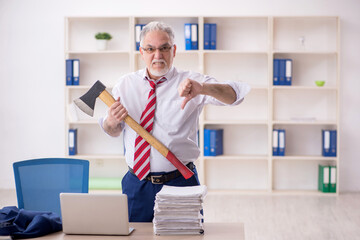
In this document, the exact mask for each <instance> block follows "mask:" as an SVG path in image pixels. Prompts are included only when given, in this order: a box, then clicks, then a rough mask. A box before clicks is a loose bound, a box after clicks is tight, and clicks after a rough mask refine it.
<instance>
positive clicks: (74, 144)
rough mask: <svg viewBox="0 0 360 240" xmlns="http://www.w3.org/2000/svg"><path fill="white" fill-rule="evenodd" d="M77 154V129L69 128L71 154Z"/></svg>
mask: <svg viewBox="0 0 360 240" xmlns="http://www.w3.org/2000/svg"><path fill="white" fill-rule="evenodd" d="M76 154H77V129H76V128H75V129H69V155H76Z"/></svg>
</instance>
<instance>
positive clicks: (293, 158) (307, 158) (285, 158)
mask: <svg viewBox="0 0 360 240" xmlns="http://www.w3.org/2000/svg"><path fill="white" fill-rule="evenodd" d="M272 159H273V160H275V161H276V160H283V161H337V158H336V157H323V156H272Z"/></svg>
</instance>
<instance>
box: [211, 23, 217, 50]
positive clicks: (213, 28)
mask: <svg viewBox="0 0 360 240" xmlns="http://www.w3.org/2000/svg"><path fill="white" fill-rule="evenodd" d="M216 36H217V30H216V23H211V24H210V49H213V50H215V49H216Z"/></svg>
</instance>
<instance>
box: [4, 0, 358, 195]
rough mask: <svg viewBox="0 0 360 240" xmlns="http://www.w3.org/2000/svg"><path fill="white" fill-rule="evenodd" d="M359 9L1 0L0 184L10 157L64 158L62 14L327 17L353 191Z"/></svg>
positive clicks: (309, 0) (310, 4)
mask: <svg viewBox="0 0 360 240" xmlns="http://www.w3.org/2000/svg"><path fill="white" fill-rule="evenodd" d="M359 12H360V1H358V0H342V1H340V0H302V1H291V0H273V1H270V0H251V1H250V0H247V1H245V0H222V1H209V0H208V1H206V0H198V1H194V0H181V1H180V0H178V1H146V0H129V1H119V0H99V1H97V0H0V81H1V92H0V113H1V117H0V138H1V144H0V188H14V181H13V172H12V163H13V162H14V161H19V160H25V159H30V158H35V157H36V158H37V157H55V156H63V155H64V152H65V134H64V131H65V130H64V123H63V122H64V86H63V84H64V52H63V49H64V16H75V15H85V16H89V15H96V16H107V15H109V16H132V15H136V16H142V15H148V16H157V15H162V16H172V15H181V16H186V15H195V16H196V15H200V16H202V15H220V16H224V15H230V16H231V15H233V16H238V15H246V16H253V15H256V16H269V15H270V16H271V15H273V16H282V15H286V16H292V15H300V16H307V15H330V16H340V17H341V27H342V34H341V51H342V55H341V107H342V109H341V116H342V118H341V135H340V137H341V149H340V151H341V165H340V189H341V191H342V192H345V191H360V184H358V183H359V182H360V174H359V169H360V161H359V157H358V155H359V147H360V125H359V123H360V110H359V109H360V108H359V104H360V94H359V90H360V81H359V76H360V57H359V53H360V44H359V43H360V14H359Z"/></svg>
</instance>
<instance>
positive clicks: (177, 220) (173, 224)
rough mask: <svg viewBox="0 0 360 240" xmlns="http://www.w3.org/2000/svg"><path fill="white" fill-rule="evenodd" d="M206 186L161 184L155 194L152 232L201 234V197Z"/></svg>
mask: <svg viewBox="0 0 360 240" xmlns="http://www.w3.org/2000/svg"><path fill="white" fill-rule="evenodd" d="M206 193H207V188H206V186H204V185H201V186H193V187H172V186H166V185H165V186H163V188H162V189H161V191H160V192H158V193H157V194H156V198H155V206H154V219H153V224H154V233H155V234H156V235H182V234H203V233H204V228H203V215H202V214H201V210H202V208H203V207H202V203H203V199H204V197H205V196H206Z"/></svg>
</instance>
